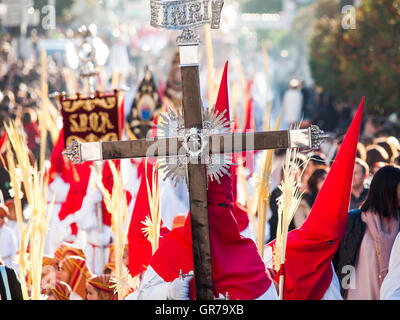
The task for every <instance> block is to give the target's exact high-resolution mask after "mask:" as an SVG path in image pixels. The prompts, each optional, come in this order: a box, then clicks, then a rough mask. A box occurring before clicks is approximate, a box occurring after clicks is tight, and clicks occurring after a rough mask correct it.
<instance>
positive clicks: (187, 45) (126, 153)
mask: <svg viewBox="0 0 400 320" xmlns="http://www.w3.org/2000/svg"><path fill="white" fill-rule="evenodd" d="M167 2H168V1H165V3H167ZM169 2H170V3H173V5H165V6H163V3H164V0H152V1H151V4H152V9H153V8H155V10H156V11H157V10H161V9H160V8H161V7H163V14H162V19H163V21H164V22H165V21H169V20H168V19H167V18H168V17H169V16H168V12H169V11H168V10H170V9H171V6H175V7H174V9H173V10H172V9H171V12H172V13H171V14H173V15H176V13H177V12H184V10H185V8H186V10H188V9H187V8H188V7H190V8H195V4H196V3H198V4H199V5H202V6H205V5H206V4H208V1H204V0H203V1H196V0H180V1H173V2H171V1H169ZM218 4H221V0H214V1H212V9H213V10H212V11H213V15H214V14H218V13H215V12H217V11H215V10H214V9H215V8H217V7H218ZM180 5H182V6H184V5H187V6H186V7H185V8H184V7H181V8H178V6H180ZM203 9H204V10H205V8H203ZM156 11H154V12H152V22H153V23H156V22H157V21H158V20H157V16H156V13H158V11H157V12H156ZM165 14H167V16H166V15H165ZM208 17H209V16H208V15H207V18H208ZM200 18H201V17H200V15H198V16H197V20H196V21H195V22H196V23H200V21H199V19H200ZM160 19H161V18H160ZM165 19H166V20H165ZM212 19H213V21H212V22H211V24H212V25H213V26H215V25H216V23H215V20H216V19H215V17H214V16H213V17H212ZM175 20H176V19H175ZM178 20H179V19H178ZM169 22H170V21H169ZM207 23H210V21H207ZM168 28H170V26H168ZM179 41H180V42H179V43H178V45H179V46H180V58H181V73H182V86H183V87H182V91H183V118H184V126H185V128H186V129H187V130H189V129H195V131H196V129H198V130H202V129H203V106H202V102H201V95H200V81H199V64H198V58H197V45H198V43H196V37H193V33H192V31H191V30H187V29H184V32H183V34H182V35H181V37H180V40H179ZM321 133H322V132H321V131H319V129H318V127H314V126H312V127H310V128H308V129H303V130H289V131H273V132H255V133H243V134H218V135H212V136H211V135H210V136H208V135H207V136H206V138H205V139H206V140H207V142H208V143H206V148H205V149H204V151H202V153H201V154H200V155H199V156H198V159H195V160H198V161H193V162H189V163H188V164H187V168H186V182H187V186H188V190H189V199H190V213H191V226H192V243H193V265H194V275H195V285H196V298H197V299H199V300H212V299H214V292H213V280H212V265H211V251H210V237H209V225H208V207H207V168H206V164H205V162H204V161H202V160H204V157H205V155H206V154H210V153H234V152H243V151H251V150H265V149H282V148H291V147H304V148H310V149H314V148H317V147H319V144H320V143H321ZM199 143H200V144H201V141H200V142H199ZM189 153H190V152H189ZM189 153H188V151H187V148H184V147H183V142H182V140H181V139H180V138H158V139H147V140H132V141H112V142H92V143H80V142H77V141H75V142H73V143H72V144H71V146H70V148H68V149H67V151H66V152H64V154H65V155H67V156H68V157H69V158H70V159H71V160H72V161H73V162H75V163H79V162H81V161H101V160H109V159H124V158H142V157H165V156H176V155H185V154H186V155H188V154H189Z"/></svg>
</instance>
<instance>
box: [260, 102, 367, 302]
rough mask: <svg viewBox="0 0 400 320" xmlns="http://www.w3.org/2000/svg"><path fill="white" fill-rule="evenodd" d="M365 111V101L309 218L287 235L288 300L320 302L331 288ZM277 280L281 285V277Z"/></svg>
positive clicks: (286, 289) (286, 274) (286, 290)
mask: <svg viewBox="0 0 400 320" xmlns="http://www.w3.org/2000/svg"><path fill="white" fill-rule="evenodd" d="M363 108H364V99H363V100H362V102H361V104H360V107H359V109H358V111H357V114H356V115H355V117H354V119H353V121H352V124H351V126H350V128H349V130H348V131H347V133H346V136H345V138H344V140H343V143H342V145H341V147H340V150H339V152H338V154H337V156H336V158H335V160H334V162H333V164H332V167H331V169H330V171H329V173H328V176H327V177H326V179H325V181H324V184H323V186H322V188H321V190H320V192H319V194H318V196H317V198H316V200H315V202H314V205H313V207H312V209H311V212H310V214H309V216H308V218H307V219H306V220H305V221H304V223H303V225H302V226H301V227H300V228H298V229H295V230H292V231H291V232H289V233H288V238H287V247H286V262H285V267H284V274H285V282H284V293H283V299H285V300H320V299H321V298H322V297H323V296H324V294H325V292H326V290H327V289H328V287H329V286H330V284H331V281H332V276H333V270H332V266H331V262H332V259H333V257H334V255H335V253H336V251H337V249H338V247H339V245H340V242H341V240H342V239H343V236H344V234H345V231H346V223H347V215H348V208H349V202H350V193H351V183H352V178H353V170H354V162H355V157H356V148H357V142H358V136H359V132H360V125H361V118H362V113H363ZM274 243H275V240H274V241H272V242H270V243H268V244H267V245H269V246H271V247H272V248H274ZM276 271H279V270H276ZM275 280H276V281H279V273H278V274H277V275H276V278H275Z"/></svg>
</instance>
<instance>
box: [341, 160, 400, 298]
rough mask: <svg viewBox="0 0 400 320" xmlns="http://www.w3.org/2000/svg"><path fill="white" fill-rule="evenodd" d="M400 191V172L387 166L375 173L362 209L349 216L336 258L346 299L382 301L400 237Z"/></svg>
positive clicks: (353, 211)
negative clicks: (396, 239)
mask: <svg viewBox="0 0 400 320" xmlns="http://www.w3.org/2000/svg"><path fill="white" fill-rule="evenodd" d="M399 188H400V169H399V168H397V167H394V166H385V167H383V168H381V169H379V170H378V171H377V172H376V173H375V175H374V177H373V179H372V181H371V185H370V188H369V191H368V195H367V198H366V199H365V201H364V202H363V204H362V205H361V207H360V209H355V210H352V211H350V212H349V216H348V220H347V229H346V234H345V236H344V238H343V240H342V242H341V244H340V247H339V250H338V252H337V253H336V256H335V258H334V266H335V270H336V273H337V275H338V277H339V280H340V282H341V289H342V294H343V297H344V298H345V299H348V300H379V299H380V287H381V285H382V282H383V280H384V278H385V276H386V274H387V272H388V265H389V258H390V254H391V250H392V247H393V243H394V241H395V238H396V236H397V235H398V233H399V215H400V195H399V193H400V192H399Z"/></svg>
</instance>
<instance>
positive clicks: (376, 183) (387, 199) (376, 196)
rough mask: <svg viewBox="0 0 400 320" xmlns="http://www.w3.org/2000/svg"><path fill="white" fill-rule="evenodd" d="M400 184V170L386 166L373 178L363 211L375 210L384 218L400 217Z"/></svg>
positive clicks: (362, 207)
mask: <svg viewBox="0 0 400 320" xmlns="http://www.w3.org/2000/svg"><path fill="white" fill-rule="evenodd" d="M399 183H400V169H399V168H396V167H394V166H389V165H388V166H385V167H383V168H381V169H379V170H378V171H377V172H376V173H375V174H374V176H373V178H372V181H371V185H370V187H369V190H368V195H367V198H366V199H365V201H364V203H363V204H362V205H361V208H360V209H361V211H363V212H364V211H368V210H373V211H375V212H376V213H377V214H378V215H379V216H382V217H386V218H389V217H394V218H398V217H399V206H398V199H397V186H398V185H399Z"/></svg>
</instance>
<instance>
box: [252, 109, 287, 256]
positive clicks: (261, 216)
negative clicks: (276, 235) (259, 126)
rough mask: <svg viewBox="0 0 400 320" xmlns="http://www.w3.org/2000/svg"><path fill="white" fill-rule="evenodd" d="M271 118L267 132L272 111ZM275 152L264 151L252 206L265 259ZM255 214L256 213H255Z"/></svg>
mask: <svg viewBox="0 0 400 320" xmlns="http://www.w3.org/2000/svg"><path fill="white" fill-rule="evenodd" d="M268 114H269V117H268V118H267V120H266V123H267V125H266V127H267V130H270V128H271V117H270V114H271V110H269V112H268ZM282 116H283V109H282V110H281V113H280V115H279V118H278V121H277V123H276V124H275V128H274V130H278V129H279V126H280V124H281V121H282ZM273 155H274V151H273V150H266V151H264V154H263V157H262V158H261V159H263V166H260V171H259V176H258V183H257V184H258V185H257V189H256V195H255V197H254V201H253V203H254V205H253V206H251V207H250V208H251V210H254V211H255V210H256V209H257V212H258V230H257V248H258V253H259V254H260V256H261V258H263V257H264V242H265V240H264V239H265V224H266V223H267V219H268V217H267V213H268V209H269V207H270V205H269V195H270V194H271V191H272V190H271V173H272V163H273ZM254 214H255V213H254Z"/></svg>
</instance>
